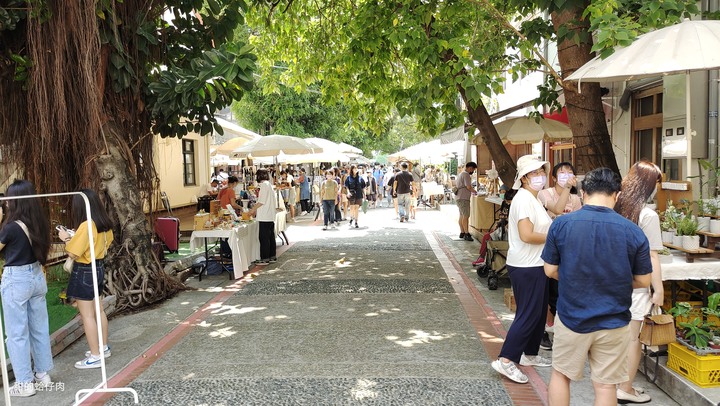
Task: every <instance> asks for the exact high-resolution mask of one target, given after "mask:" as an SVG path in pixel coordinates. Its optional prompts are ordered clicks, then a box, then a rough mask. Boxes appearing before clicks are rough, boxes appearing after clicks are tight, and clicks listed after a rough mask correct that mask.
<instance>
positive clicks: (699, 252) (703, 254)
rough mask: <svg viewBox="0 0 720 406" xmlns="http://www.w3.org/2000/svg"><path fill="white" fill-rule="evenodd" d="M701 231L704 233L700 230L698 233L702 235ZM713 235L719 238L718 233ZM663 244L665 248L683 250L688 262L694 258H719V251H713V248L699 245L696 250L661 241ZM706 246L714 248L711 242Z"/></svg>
mask: <svg viewBox="0 0 720 406" xmlns="http://www.w3.org/2000/svg"><path fill="white" fill-rule="evenodd" d="M702 233H704V232H702V231H700V232H698V235H704V234H702ZM713 235H716V236H717V237H718V238H719V239H720V235H718V234H713ZM708 241H709V240H708ZM718 242H720V240H718ZM663 245H664V246H665V247H667V248H670V249H673V250H678V251H682V252H684V253H685V260H686V261H687V262H690V263H692V262H695V258H720V251H715V250H714V249H709V248H702V247H700V248H699V249H696V250H686V249H685V248H683V247H678V246H677V245H672V244H668V243H663ZM708 246H712V247H713V248H714V247H715V244H714V243H713V244H712V245H710V244H709V243H708Z"/></svg>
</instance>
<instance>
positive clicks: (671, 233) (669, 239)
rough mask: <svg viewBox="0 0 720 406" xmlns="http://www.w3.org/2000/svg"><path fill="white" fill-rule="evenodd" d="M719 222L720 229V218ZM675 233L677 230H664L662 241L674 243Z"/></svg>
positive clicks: (719, 227)
mask: <svg viewBox="0 0 720 406" xmlns="http://www.w3.org/2000/svg"><path fill="white" fill-rule="evenodd" d="M717 222H718V230H720V220H718V221H717ZM674 235H675V231H663V232H662V242H663V243H664V244H672V241H673V236H674Z"/></svg>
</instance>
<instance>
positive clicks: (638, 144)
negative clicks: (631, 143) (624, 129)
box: [634, 129, 654, 162]
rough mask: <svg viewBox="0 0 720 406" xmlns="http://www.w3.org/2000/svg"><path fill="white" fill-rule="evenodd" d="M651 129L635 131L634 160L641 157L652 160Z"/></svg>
mask: <svg viewBox="0 0 720 406" xmlns="http://www.w3.org/2000/svg"><path fill="white" fill-rule="evenodd" d="M653 158H654V157H653V130H652V129H647V130H642V131H635V160H634V161H635V162H637V161H639V160H641V159H647V160H648V161H650V162H654V159H653Z"/></svg>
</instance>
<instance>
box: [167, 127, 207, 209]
mask: <svg viewBox="0 0 720 406" xmlns="http://www.w3.org/2000/svg"><path fill="white" fill-rule="evenodd" d="M183 139H185V140H192V141H193V142H194V144H195V185H193V186H185V185H184V176H183V154H182V140H180V139H178V138H170V137H168V138H162V137H160V136H159V135H155V151H154V155H155V169H156V170H157V173H158V177H159V178H160V186H159V191H161V192H165V193H167V196H168V199H169V200H170V206H171V207H181V206H187V205H191V204H194V203H195V202H196V198H197V196H198V194H199V192H200V190H201V188H202V187H203V186H204V185H206V184H207V183H208V182H209V179H210V170H209V168H210V162H209V161H210V148H209V145H210V141H211V140H210V139H209V138H208V137H201V136H200V135H198V134H195V133H191V134H188V135H186V136H185V137H184V138H183ZM160 207H162V206H160Z"/></svg>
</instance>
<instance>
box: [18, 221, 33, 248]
mask: <svg viewBox="0 0 720 406" xmlns="http://www.w3.org/2000/svg"><path fill="white" fill-rule="evenodd" d="M15 223H17V225H19V226H20V228H22V230H23V231H24V232H25V236H26V237H27V239H28V242H29V243H30V246H31V247H32V240H31V239H30V231H28V228H27V226H26V225H25V223H23V222H22V220H15Z"/></svg>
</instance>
